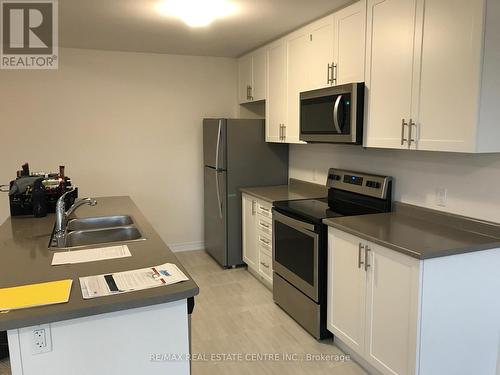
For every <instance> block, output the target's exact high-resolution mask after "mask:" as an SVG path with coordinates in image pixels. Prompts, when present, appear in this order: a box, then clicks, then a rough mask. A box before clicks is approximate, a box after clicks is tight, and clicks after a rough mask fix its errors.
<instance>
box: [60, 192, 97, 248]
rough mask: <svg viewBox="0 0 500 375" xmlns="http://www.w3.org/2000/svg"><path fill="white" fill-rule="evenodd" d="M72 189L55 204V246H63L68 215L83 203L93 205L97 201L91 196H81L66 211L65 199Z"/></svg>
mask: <svg viewBox="0 0 500 375" xmlns="http://www.w3.org/2000/svg"><path fill="white" fill-rule="evenodd" d="M72 191H73V190H70V191H68V192H66V193H64V194H63V195H61V197H60V198H59V199H58V200H57V204H56V226H55V238H56V240H57V246H58V247H63V246H64V242H65V239H66V225H67V221H68V217H69V216H71V215H72V214H73V213H74V212H75V211H76V209H77V208H78V207H81V206H83V205H85V204H88V205H89V206H95V205H96V204H97V201H96V200H95V199H93V198H82V199H80V200H77V201H76V202H75V203H74V204H73V205H72V206H71V207H70V208H69V209H68V210H67V211H66V203H65V199H66V196H67V194H69V193H71V192H72Z"/></svg>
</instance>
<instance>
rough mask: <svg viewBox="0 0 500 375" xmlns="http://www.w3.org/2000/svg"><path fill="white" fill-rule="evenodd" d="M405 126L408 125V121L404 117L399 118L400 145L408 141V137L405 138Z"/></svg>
mask: <svg viewBox="0 0 500 375" xmlns="http://www.w3.org/2000/svg"><path fill="white" fill-rule="evenodd" d="M405 126H408V123H407V122H406V121H405V119H402V120H401V146H403V145H404V144H405V142H408V139H407V138H405Z"/></svg>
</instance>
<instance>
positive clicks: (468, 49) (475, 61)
mask: <svg viewBox="0 0 500 375" xmlns="http://www.w3.org/2000/svg"><path fill="white" fill-rule="evenodd" d="M498 19H500V3H499V2H498V1H497V0H474V1H470V0H385V1H381V0H368V9H367V59H366V70H365V75H366V86H367V95H368V97H367V107H366V109H367V110H366V114H365V129H366V137H365V146H368V147H383V148H405V149H408V148H409V149H417V150H428V151H453V152H498V151H500V127H499V126H498V125H497V124H498V118H500V106H499V105H498V102H500V78H499V76H500V54H499V53H498V45H499V43H500V25H499V22H498Z"/></svg>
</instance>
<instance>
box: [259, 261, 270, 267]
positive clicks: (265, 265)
mask: <svg viewBox="0 0 500 375" xmlns="http://www.w3.org/2000/svg"><path fill="white" fill-rule="evenodd" d="M260 265H261V266H264V267H266V268H269V264H266V263H264V262H260Z"/></svg>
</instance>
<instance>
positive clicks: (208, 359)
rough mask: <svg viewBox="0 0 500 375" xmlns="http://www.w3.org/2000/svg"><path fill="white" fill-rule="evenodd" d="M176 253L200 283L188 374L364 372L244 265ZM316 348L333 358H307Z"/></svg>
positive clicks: (2, 364)
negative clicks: (287, 310)
mask: <svg viewBox="0 0 500 375" xmlns="http://www.w3.org/2000/svg"><path fill="white" fill-rule="evenodd" d="M176 255H177V257H178V258H179V260H180V261H181V262H182V263H183V264H184V266H185V267H186V269H187V270H188V272H189V273H190V274H191V276H192V277H193V278H194V279H195V281H196V282H197V283H198V285H199V287H200V294H199V296H197V297H196V298H195V309H194V312H193V316H192V350H193V354H194V355H195V356H196V358H195V360H194V361H193V364H192V370H193V371H192V375H226V374H227V375H233V374H234V375H253V374H259V375H260V374H262V375H283V374H287V375H309V374H311V375H320V374H330V375H365V374H367V373H366V372H365V371H363V369H362V368H361V367H359V366H358V365H357V364H356V363H354V362H351V361H338V360H335V356H336V355H337V356H340V355H342V352H341V351H340V349H338V348H337V347H336V346H335V345H334V344H333V342H332V341H331V340H325V341H321V342H319V341H317V340H315V339H314V338H313V337H311V336H310V335H309V334H308V333H307V332H306V331H304V330H303V329H302V327H300V326H299V325H298V324H297V323H296V322H295V321H294V320H293V319H291V318H290V317H289V316H288V315H287V314H286V313H285V312H284V311H283V310H281V309H280V308H279V307H278V306H277V305H276V304H275V303H274V301H273V296H272V293H271V291H269V290H268V289H267V288H266V287H265V286H264V285H262V284H261V283H260V282H259V281H258V280H257V279H255V278H254V277H253V276H252V275H251V274H250V273H249V272H248V271H247V270H246V269H245V268H237V269H230V270H225V269H223V268H221V267H220V266H219V265H218V264H217V263H216V262H215V261H214V260H213V259H212V258H211V257H210V256H209V255H208V254H207V253H206V252H204V251H188V252H181V253H176ZM321 354H323V355H330V357H331V358H333V359H332V360H307V359H310V356H313V355H321ZM266 355H267V357H266ZM285 355H288V358H285ZM274 356H277V357H278V358H275V357H274ZM308 356H309V358H308ZM0 375H10V366H9V362H8V360H1V361H0Z"/></svg>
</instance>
